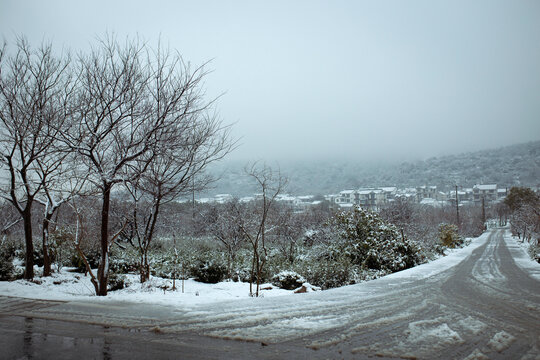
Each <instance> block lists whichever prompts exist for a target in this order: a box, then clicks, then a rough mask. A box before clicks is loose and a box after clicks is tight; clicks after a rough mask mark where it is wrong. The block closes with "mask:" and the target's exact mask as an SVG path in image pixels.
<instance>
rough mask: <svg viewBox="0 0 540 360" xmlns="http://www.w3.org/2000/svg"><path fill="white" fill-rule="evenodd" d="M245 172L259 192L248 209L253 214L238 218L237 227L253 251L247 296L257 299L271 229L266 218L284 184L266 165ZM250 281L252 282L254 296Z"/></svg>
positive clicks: (282, 179) (276, 173)
mask: <svg viewBox="0 0 540 360" xmlns="http://www.w3.org/2000/svg"><path fill="white" fill-rule="evenodd" d="M245 171H246V173H247V174H248V175H249V176H251V177H252V178H253V179H254V180H255V181H256V182H257V185H258V186H259V189H260V191H261V193H260V194H259V199H258V201H257V203H256V206H255V208H254V209H250V210H253V211H252V212H251V211H250V212H251V213H250V214H248V213H244V214H243V216H240V217H238V218H239V219H240V220H241V222H240V224H239V225H240V228H241V229H242V232H243V233H244V235H245V237H246V238H247V240H248V241H249V243H250V244H251V248H252V250H253V258H252V264H251V278H250V284H249V293H250V295H251V296H259V286H260V282H261V278H262V274H263V270H264V266H265V264H266V261H267V258H268V250H267V246H266V245H267V243H266V235H267V233H268V232H270V231H271V228H270V229H269V228H267V220H268V215H269V212H270V210H271V208H272V206H273V205H274V203H275V200H276V197H277V196H278V195H279V194H280V193H281V192H282V191H283V190H284V188H285V186H286V185H287V179H286V178H285V177H283V176H282V175H281V172H280V171H277V172H275V171H274V170H272V168H270V167H268V166H267V165H262V166H258V164H257V163H254V164H252V165H251V166H248V167H246V169H245ZM253 279H256V288H255V293H254V292H253Z"/></svg>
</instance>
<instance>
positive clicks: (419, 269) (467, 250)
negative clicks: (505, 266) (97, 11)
mask: <svg viewBox="0 0 540 360" xmlns="http://www.w3.org/2000/svg"><path fill="white" fill-rule="evenodd" d="M490 234H491V231H486V232H484V233H483V234H482V235H480V236H479V237H477V238H473V239H470V240H471V243H470V244H469V245H467V246H465V247H463V248H460V249H454V250H450V252H449V254H448V255H446V256H443V257H440V258H438V259H436V260H433V261H430V262H428V263H425V264H422V265H418V266H415V267H413V268H410V269H407V270H403V271H399V272H396V273H393V274H390V275H387V276H385V277H384V278H386V279H399V280H412V281H414V280H421V279H426V278H428V277H431V276H435V275H437V274H439V273H441V272H443V271H446V270H448V269H450V268H451V267H454V266H456V265H458V264H459V263H460V262H462V261H463V260H465V259H466V258H467V257H468V256H470V255H471V254H472V252H473V251H474V250H476V249H478V248H479V247H480V246H482V245H484V244H485V243H486V241H487V239H488V237H489V235H490Z"/></svg>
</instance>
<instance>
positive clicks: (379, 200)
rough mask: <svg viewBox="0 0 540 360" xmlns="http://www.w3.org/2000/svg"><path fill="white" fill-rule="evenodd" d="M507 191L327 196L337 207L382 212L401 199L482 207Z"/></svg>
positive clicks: (383, 190)
mask: <svg viewBox="0 0 540 360" xmlns="http://www.w3.org/2000/svg"><path fill="white" fill-rule="evenodd" d="M506 192H507V189H506V188H499V187H498V186H497V185H496V184H489V185H475V186H473V187H472V188H457V189H455V190H453V191H452V190H451V191H446V192H444V191H439V190H438V189H437V186H419V187H416V188H404V189H399V188H397V187H380V188H361V189H357V190H343V191H341V192H340V193H338V194H334V195H327V196H326V197H325V198H326V200H328V201H329V202H330V204H331V205H332V206H334V207H340V208H348V207H352V206H356V205H357V206H360V207H363V208H368V209H373V210H376V209H379V208H381V207H382V206H384V205H385V204H386V203H388V202H391V201H394V200H395V199H397V198H402V199H405V200H407V201H411V202H415V203H419V204H424V205H431V206H444V205H455V204H456V198H457V201H458V203H459V204H463V205H465V204H477V205H478V204H481V203H482V201H484V203H486V204H488V203H493V202H497V201H500V200H501V199H503V198H504V197H505V196H506Z"/></svg>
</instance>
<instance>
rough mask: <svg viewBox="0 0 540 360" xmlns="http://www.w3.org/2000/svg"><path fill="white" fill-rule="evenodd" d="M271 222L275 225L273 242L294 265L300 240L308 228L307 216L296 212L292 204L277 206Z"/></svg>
mask: <svg viewBox="0 0 540 360" xmlns="http://www.w3.org/2000/svg"><path fill="white" fill-rule="evenodd" d="M271 223H272V226H273V227H274V231H273V232H272V238H273V242H274V244H275V245H276V246H277V249H278V250H279V251H280V252H281V254H282V255H283V257H284V258H285V259H287V261H288V262H289V264H290V265H292V264H293V263H294V259H295V257H296V252H297V247H298V241H299V240H300V239H301V238H302V235H303V233H304V231H305V230H306V228H305V226H306V225H307V224H306V221H305V217H304V216H300V214H295V213H294V211H293V209H292V208H291V207H290V206H276V208H275V211H274V212H273V216H272V217H271Z"/></svg>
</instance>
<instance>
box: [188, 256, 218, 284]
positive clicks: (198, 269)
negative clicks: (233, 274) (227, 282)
mask: <svg viewBox="0 0 540 360" xmlns="http://www.w3.org/2000/svg"><path fill="white" fill-rule="evenodd" d="M190 270H191V271H190V272H191V275H192V276H193V278H194V279H195V281H199V282H202V283H207V284H215V283H218V282H220V281H222V280H223V279H225V277H226V276H227V267H226V266H225V265H223V264H219V263H215V262H210V261H204V262H203V261H201V262H199V263H198V264H197V265H195V266H193V267H192V268H191V269H190Z"/></svg>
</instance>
